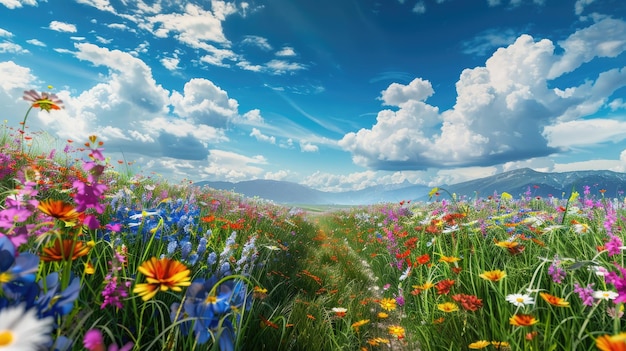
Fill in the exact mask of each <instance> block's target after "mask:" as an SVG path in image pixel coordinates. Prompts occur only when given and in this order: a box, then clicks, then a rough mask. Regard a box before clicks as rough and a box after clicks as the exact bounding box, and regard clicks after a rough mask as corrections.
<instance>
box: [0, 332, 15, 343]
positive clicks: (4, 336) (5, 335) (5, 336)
mask: <svg viewBox="0 0 626 351" xmlns="http://www.w3.org/2000/svg"><path fill="white" fill-rule="evenodd" d="M12 343H13V332H11V331H10V330H3V331H0V346H7V345H11V344H12Z"/></svg>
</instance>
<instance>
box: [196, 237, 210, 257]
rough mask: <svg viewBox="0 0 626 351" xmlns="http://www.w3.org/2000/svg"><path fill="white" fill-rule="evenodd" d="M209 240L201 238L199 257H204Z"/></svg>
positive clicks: (198, 250)
mask: <svg viewBox="0 0 626 351" xmlns="http://www.w3.org/2000/svg"><path fill="white" fill-rule="evenodd" d="M206 245H207V239H206V238H205V237H202V238H200V240H199V241H198V249H197V250H196V252H197V253H198V255H200V256H202V254H203V253H204V252H205V251H206Z"/></svg>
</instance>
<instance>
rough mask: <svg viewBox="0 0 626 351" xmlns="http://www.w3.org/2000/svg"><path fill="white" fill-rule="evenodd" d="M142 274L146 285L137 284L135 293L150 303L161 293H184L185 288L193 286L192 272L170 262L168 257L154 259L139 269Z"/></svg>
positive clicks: (185, 267)
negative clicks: (169, 291)
mask: <svg viewBox="0 0 626 351" xmlns="http://www.w3.org/2000/svg"><path fill="white" fill-rule="evenodd" d="M138 270H139V272H141V274H143V275H145V276H146V281H147V283H146V284H137V285H135V289H133V292H134V293H135V294H138V295H139V296H141V299H142V300H144V301H148V300H150V299H151V298H153V297H154V295H156V293H157V292H158V291H159V290H160V291H167V290H169V289H172V291H182V288H181V287H183V286H189V285H191V277H190V276H189V275H190V274H191V272H190V271H189V269H188V268H187V266H185V265H184V264H182V263H181V262H179V261H174V260H170V259H169V258H167V257H164V258H162V259H160V260H159V259H157V258H156V257H152V258H151V259H150V260H148V261H146V262H144V263H142V264H141V266H139V268H138Z"/></svg>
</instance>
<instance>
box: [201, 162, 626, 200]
mask: <svg viewBox="0 0 626 351" xmlns="http://www.w3.org/2000/svg"><path fill="white" fill-rule="evenodd" d="M195 185H197V186H208V187H211V188H213V189H218V190H228V191H233V192H236V193H239V194H242V195H244V196H246V197H260V198H263V199H267V200H271V201H274V202H276V203H280V204H312V205H331V204H332V205H365V204H373V203H380V202H399V201H402V200H418V201H427V200H428V192H429V191H430V189H431V188H432V187H430V186H426V185H415V184H410V183H402V184H393V185H378V186H372V187H368V188H365V189H362V190H354V191H345V192H326V191H320V190H316V189H313V188H310V187H308V186H305V185H301V184H297V183H293V182H286V181H277V180H262V179H258V180H249V181H242V182H237V183H232V182H223V181H216V182H212V181H202V182H197V183H195ZM585 185H587V186H590V187H591V191H592V194H595V195H598V194H599V193H598V191H599V190H600V189H605V190H606V193H605V194H604V195H605V196H606V197H615V196H618V195H620V193H619V192H620V191H624V190H626V173H618V172H612V171H605V170H600V171H573V172H562V173H543V172H537V171H534V170H532V169H529V168H522V169H517V170H513V171H508V172H503V173H499V174H496V175H493V176H489V177H485V178H480V179H475V180H470V181H467V182H462V183H457V184H451V185H441V186H439V187H440V188H445V189H446V190H447V191H449V192H450V193H456V194H457V195H458V196H468V197H476V196H479V197H487V196H491V195H494V194H501V193H502V192H507V193H509V194H511V195H513V196H514V197H516V198H518V197H520V196H523V195H524V193H526V192H527V191H528V190H529V187H530V193H531V196H541V197H547V196H549V195H552V196H555V197H561V196H563V193H565V196H569V194H570V192H571V191H572V189H575V190H576V191H578V192H580V193H581V194H582V192H583V190H584V189H583V187H584V186H585Z"/></svg>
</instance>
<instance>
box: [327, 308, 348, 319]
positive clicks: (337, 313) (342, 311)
mask: <svg viewBox="0 0 626 351" xmlns="http://www.w3.org/2000/svg"><path fill="white" fill-rule="evenodd" d="M331 311H333V313H335V316H337V317H338V318H343V317H345V316H346V312H348V309H347V308H344V307H333V308H332V309H331Z"/></svg>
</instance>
